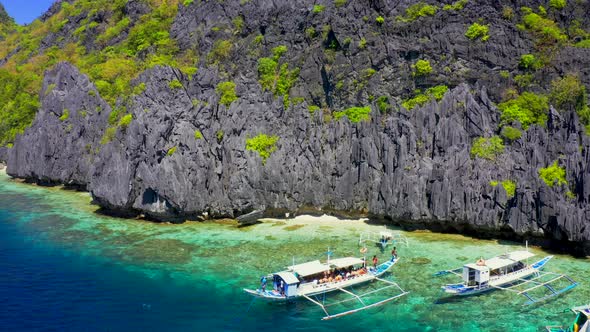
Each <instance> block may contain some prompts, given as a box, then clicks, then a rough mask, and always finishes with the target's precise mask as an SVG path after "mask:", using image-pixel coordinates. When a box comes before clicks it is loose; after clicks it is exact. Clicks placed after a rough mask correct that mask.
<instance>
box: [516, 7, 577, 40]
mask: <svg viewBox="0 0 590 332" xmlns="http://www.w3.org/2000/svg"><path fill="white" fill-rule="evenodd" d="M521 11H522V13H523V17H522V24H519V25H518V27H519V28H520V29H522V30H526V31H529V32H531V33H532V34H533V35H534V36H535V37H536V38H537V42H538V43H539V44H540V45H553V44H555V43H562V42H565V41H567V36H566V35H565V33H563V31H562V30H561V29H560V28H559V26H558V25H557V23H555V21H553V20H550V19H548V18H545V17H542V16H541V15H539V14H537V13H534V12H533V11H532V9H531V8H529V7H522V8H521Z"/></svg>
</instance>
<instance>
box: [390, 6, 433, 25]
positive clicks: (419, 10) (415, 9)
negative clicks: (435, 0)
mask: <svg viewBox="0 0 590 332" xmlns="http://www.w3.org/2000/svg"><path fill="white" fill-rule="evenodd" d="M437 10H438V7H437V6H433V5H429V4H427V3H425V2H423V1H421V2H419V3H417V4H414V5H411V6H410V7H408V8H406V12H405V15H403V16H398V17H397V20H398V21H401V22H413V21H415V20H417V19H419V18H420V17H425V16H434V14H436V11H437Z"/></svg>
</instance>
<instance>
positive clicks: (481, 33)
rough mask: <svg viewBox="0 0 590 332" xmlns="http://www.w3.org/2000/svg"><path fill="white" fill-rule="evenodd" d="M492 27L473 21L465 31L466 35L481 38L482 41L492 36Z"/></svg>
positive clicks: (472, 38)
mask: <svg viewBox="0 0 590 332" xmlns="http://www.w3.org/2000/svg"><path fill="white" fill-rule="evenodd" d="M489 32H490V28H489V27H488V26H487V25H485V24H479V23H473V24H472V25H470V26H469V28H467V31H466V32H465V37H467V38H469V39H471V40H475V39H478V38H479V39H481V41H484V42H485V41H487V40H488V39H489V38H490V35H489Z"/></svg>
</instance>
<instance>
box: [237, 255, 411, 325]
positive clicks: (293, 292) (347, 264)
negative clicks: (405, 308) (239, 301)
mask: <svg viewBox="0 0 590 332" xmlns="http://www.w3.org/2000/svg"><path fill="white" fill-rule="evenodd" d="M365 252H366V251H365ZM398 261H399V259H397V258H392V259H391V260H388V261H386V262H384V263H382V264H379V265H377V267H376V268H374V267H372V266H371V267H367V266H366V263H365V259H364V258H356V257H343V258H337V259H332V260H330V253H329V254H328V260H327V261H326V262H320V261H319V260H314V261H311V262H307V263H303V264H297V265H291V266H288V267H287V268H286V270H284V271H280V272H276V273H273V274H270V275H268V276H267V277H263V280H262V284H261V288H259V289H256V290H251V289H244V291H245V292H246V293H248V294H250V295H253V296H255V297H257V298H263V299H266V300H273V301H284V302H286V301H290V300H295V299H298V298H304V299H306V300H308V301H310V302H311V303H313V304H316V305H318V306H319V307H320V308H321V309H322V310H323V311H324V313H325V314H326V316H325V317H323V318H322V320H328V319H333V318H337V317H341V316H345V315H349V314H353V313H356V312H359V311H362V310H366V309H369V308H373V307H377V306H381V305H383V304H386V303H388V302H391V301H393V300H395V299H397V298H400V297H402V296H404V295H406V294H408V292H406V291H405V290H403V289H402V288H401V287H400V286H399V285H398V284H397V283H395V282H393V281H390V280H385V279H382V278H380V277H381V276H382V275H383V274H384V273H386V272H387V271H389V270H390V269H391V268H392V267H393V266H394V265H395V264H396V263H397V262H398ZM266 278H268V280H270V281H271V282H272V286H271V287H270V288H271V289H266V287H265V286H266ZM371 281H372V282H381V283H382V284H384V286H382V287H378V288H377V289H372V290H370V291H367V292H365V293H363V294H357V293H355V292H354V289H352V288H353V286H356V285H360V284H365V283H368V282H371ZM387 289H393V290H394V291H395V295H393V296H388V297H386V298H385V299H381V300H380V301H378V302H375V303H369V301H368V299H367V297H368V296H369V295H371V296H375V295H376V294H377V293H379V292H383V291H385V290H387ZM330 292H341V293H343V294H345V295H347V296H349V298H347V299H345V300H343V301H338V302H336V303H330V304H326V302H325V294H326V293H330ZM320 295H322V296H323V298H320V297H319V296H320ZM354 300H357V301H358V303H359V305H360V306H359V307H357V308H355V309H351V310H346V311H343V312H339V313H335V314H330V313H329V312H328V308H329V307H332V306H334V305H337V304H341V303H345V302H349V301H354Z"/></svg>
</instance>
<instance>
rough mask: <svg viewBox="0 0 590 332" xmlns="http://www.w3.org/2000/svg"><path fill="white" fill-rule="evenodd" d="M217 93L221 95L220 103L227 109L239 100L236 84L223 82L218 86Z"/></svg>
mask: <svg viewBox="0 0 590 332" xmlns="http://www.w3.org/2000/svg"><path fill="white" fill-rule="evenodd" d="M215 91H217V93H219V95H220V99H219V103H220V104H223V105H225V106H226V107H229V105H231V103H233V102H234V101H235V100H236V99H238V96H237V95H236V84H235V83H234V82H231V81H228V82H221V83H219V84H217V87H216V88H215Z"/></svg>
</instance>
